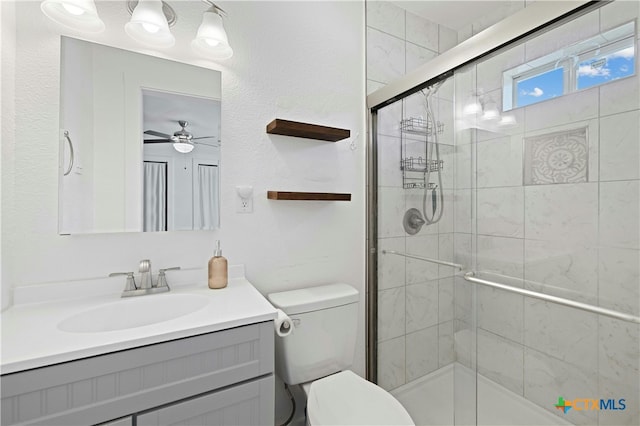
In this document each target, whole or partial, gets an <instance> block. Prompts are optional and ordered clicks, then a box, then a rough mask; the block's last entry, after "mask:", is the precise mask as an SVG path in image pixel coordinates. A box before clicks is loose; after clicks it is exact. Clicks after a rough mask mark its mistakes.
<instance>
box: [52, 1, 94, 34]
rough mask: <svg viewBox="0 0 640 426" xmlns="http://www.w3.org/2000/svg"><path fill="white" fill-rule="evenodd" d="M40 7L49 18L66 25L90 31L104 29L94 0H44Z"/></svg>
mask: <svg viewBox="0 0 640 426" xmlns="http://www.w3.org/2000/svg"><path fill="white" fill-rule="evenodd" d="M40 9H41V10H42V13H44V14H45V15H46V16H47V18H49V19H51V20H52V21H55V22H57V23H59V24H61V25H64V26H65V27H69V28H71V29H74V30H78V31H84V32H88V33H99V32H101V31H104V22H102V20H101V19H100V17H99V16H98V11H97V10H96V5H95V3H94V2H93V0H44V1H43V2H42V3H41V4H40Z"/></svg>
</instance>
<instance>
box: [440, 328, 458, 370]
mask: <svg viewBox="0 0 640 426" xmlns="http://www.w3.org/2000/svg"><path fill="white" fill-rule="evenodd" d="M454 361H455V352H454V341H453V321H447V322H443V323H441V324H438V367H444V366H445V365H449V364H451V363H452V362H454Z"/></svg>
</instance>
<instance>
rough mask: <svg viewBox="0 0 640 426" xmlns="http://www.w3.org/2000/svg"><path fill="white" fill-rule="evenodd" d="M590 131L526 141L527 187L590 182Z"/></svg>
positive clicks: (566, 132)
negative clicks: (588, 173) (588, 167)
mask: <svg viewBox="0 0 640 426" xmlns="http://www.w3.org/2000/svg"><path fill="white" fill-rule="evenodd" d="M588 164H589V143H588V141H587V128H586V127H583V128H580V129H573V130H567V131H562V132H554V133H547V134H545V135H539V136H530V137H528V138H524V184H525V185H543V184H550V183H580V182H587V165H588Z"/></svg>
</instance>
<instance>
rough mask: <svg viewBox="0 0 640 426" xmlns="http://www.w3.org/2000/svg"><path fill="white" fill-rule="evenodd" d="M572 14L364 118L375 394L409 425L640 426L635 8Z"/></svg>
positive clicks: (465, 51) (495, 41)
mask: <svg viewBox="0 0 640 426" xmlns="http://www.w3.org/2000/svg"><path fill="white" fill-rule="evenodd" d="M576 6H578V3H576V2H573V4H572V5H568V3H562V2H535V3H534V4H533V5H532V6H530V7H528V8H527V9H526V10H525V11H523V12H526V14H525V13H519V14H516V15H514V16H513V17H511V18H507V19H506V20H505V21H503V22H501V23H499V24H497V25H496V26H495V27H492V28H491V29H489V30H487V31H485V32H484V33H482V34H481V35H479V36H477V37H475V38H474V39H471V40H468V42H466V43H464V44H463V45H460V46H457V47H456V48H454V49H452V50H451V51H450V52H449V54H447V53H445V54H442V55H441V56H439V57H437V58H435V59H433V60H432V61H431V62H429V63H427V64H426V65H425V66H423V67H422V68H421V69H420V70H421V72H422V74H421V73H413V74H411V75H408V76H407V77H406V78H403V79H401V80H400V81H398V82H397V83H392V84H390V85H389V86H387V87H385V88H383V89H380V90H379V91H377V92H374V93H373V94H372V95H370V96H369V98H368V102H369V107H370V109H371V116H370V123H371V145H370V151H369V166H370V167H369V178H368V180H369V210H370V211H369V215H368V217H369V218H370V221H369V225H368V228H369V231H368V246H369V258H368V265H369V266H368V267H369V276H368V296H369V297H368V376H369V379H370V380H373V381H375V382H376V383H378V384H380V385H381V386H382V387H384V388H385V389H387V390H390V391H391V393H392V394H394V395H395V396H396V397H397V398H398V399H399V400H400V401H401V402H402V403H403V404H404V405H405V407H406V408H407V410H408V411H409V413H410V414H411V415H412V417H413V418H414V421H415V422H416V424H433V425H436V424H492V425H493V424H509V425H516V424H536V425H542V424H549V425H555V424H580V425H582V424H589V425H591V424H593V425H596V424H598V425H609V424H614V425H623V424H628V425H637V424H640V373H639V370H640V368H639V367H640V365H639V364H640V339H639V335H640V130H639V127H640V126H639V123H640V95H639V89H638V86H639V82H640V78H639V77H638V63H637V56H638V55H637V52H638V40H639V39H638V31H637V18H638V9H639V5H638V3H637V2H628V1H615V2H610V3H609V2H606V3H605V2H593V3H586V2H581V3H580V6H578V7H576ZM525 17H528V18H529V19H530V20H531V21H533V23H527V25H523V24H522V23H523V22H524V19H525ZM534 29H535V30H534Z"/></svg>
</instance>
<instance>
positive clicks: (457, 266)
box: [382, 250, 464, 271]
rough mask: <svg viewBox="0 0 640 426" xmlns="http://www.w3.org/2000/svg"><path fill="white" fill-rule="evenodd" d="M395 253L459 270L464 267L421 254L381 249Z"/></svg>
mask: <svg viewBox="0 0 640 426" xmlns="http://www.w3.org/2000/svg"><path fill="white" fill-rule="evenodd" d="M387 253H388V254H395V255H396V256H403V257H408V258H411V259H418V260H424V261H425V262H431V263H437V264H438V265H445V266H451V267H453V268H457V269H459V270H461V271H462V270H463V269H464V267H463V266H462V265H460V264H459V263H453V262H447V261H444V260H438V259H431V258H428V257H422V256H415V255H413V254H407V253H400V252H399V251H394V250H382V254H387Z"/></svg>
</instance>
